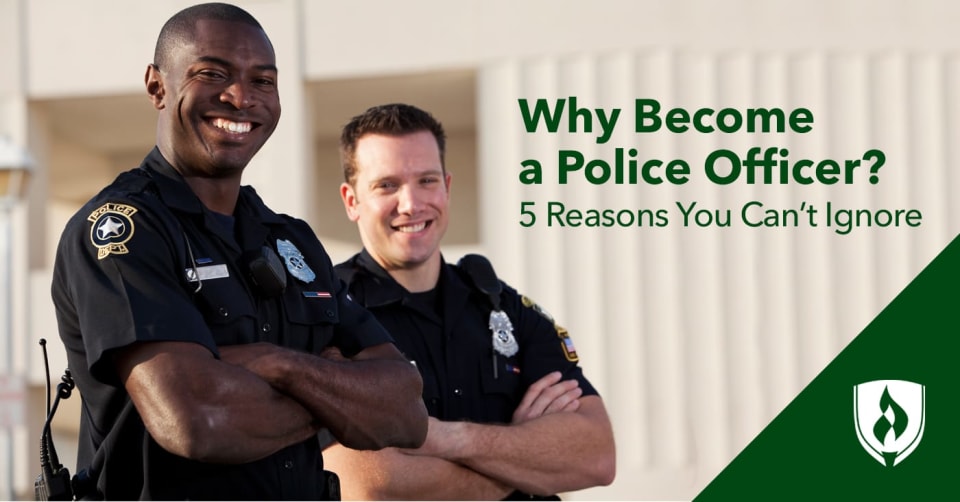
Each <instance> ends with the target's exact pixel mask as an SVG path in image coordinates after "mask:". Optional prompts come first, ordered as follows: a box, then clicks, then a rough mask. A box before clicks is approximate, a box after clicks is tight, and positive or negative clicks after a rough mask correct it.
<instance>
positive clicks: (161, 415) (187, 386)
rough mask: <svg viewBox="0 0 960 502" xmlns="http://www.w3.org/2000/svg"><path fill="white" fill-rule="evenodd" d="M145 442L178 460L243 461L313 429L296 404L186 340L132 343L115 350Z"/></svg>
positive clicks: (310, 419)
mask: <svg viewBox="0 0 960 502" xmlns="http://www.w3.org/2000/svg"><path fill="white" fill-rule="evenodd" d="M112 356H113V362H114V366H115V368H116V371H117V374H118V375H119V377H120V381H121V382H122V383H123V385H124V387H125V388H126V390H127V392H128V393H129V394H130V397H131V399H132V400H133V403H134V406H136V408H137V411H138V413H139V414H140V416H141V417H142V419H143V423H144V425H145V426H146V428H147V431H148V432H149V433H150V435H151V437H152V438H153V439H154V440H155V441H156V442H157V443H158V444H159V445H160V446H161V447H162V448H164V449H166V450H167V451H169V452H171V453H174V454H176V455H180V456H182V457H186V458H190V459H194V460H200V461H206V462H216V463H244V462H250V461H253V460H257V459H259V458H263V457H266V456H268V455H270V454H272V453H274V452H276V451H278V450H280V449H282V448H284V447H286V446H289V445H292V444H296V443H298V442H300V441H303V440H305V439H308V438H310V437H311V436H312V435H314V434H315V433H316V431H317V430H318V428H319V424H317V422H316V421H315V420H314V419H313V417H312V416H311V414H310V412H309V411H307V410H306V409H305V408H304V407H303V406H301V405H300V404H298V403H297V402H296V401H295V400H294V399H291V398H290V397H288V396H285V395H283V394H282V393H280V392H278V391H277V390H275V389H273V388H272V387H271V386H270V385H269V384H267V383H266V382H264V381H263V380H262V379H261V378H259V377H258V376H257V375H255V374H253V373H252V372H250V371H248V370H246V369H244V368H242V367H240V366H236V365H233V364H229V363H226V362H222V361H220V360H217V359H216V358H215V357H214V355H213V354H212V353H211V352H210V351H209V350H208V349H207V348H206V347H204V346H202V345H200V344H197V343H192V342H136V343H133V344H131V345H128V346H126V347H123V348H120V349H117V350H115V351H114V352H113V354H112Z"/></svg>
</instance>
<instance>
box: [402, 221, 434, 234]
mask: <svg viewBox="0 0 960 502" xmlns="http://www.w3.org/2000/svg"><path fill="white" fill-rule="evenodd" d="M424 228H427V223H426V222H423V223H418V224H416V225H405V226H400V227H397V230H399V231H401V232H406V233H411V234H412V233H414V232H419V231H421V230H423V229H424Z"/></svg>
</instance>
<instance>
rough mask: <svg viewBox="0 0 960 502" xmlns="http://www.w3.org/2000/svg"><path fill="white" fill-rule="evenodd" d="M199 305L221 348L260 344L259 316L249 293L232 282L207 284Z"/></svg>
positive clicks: (204, 282)
mask: <svg viewBox="0 0 960 502" xmlns="http://www.w3.org/2000/svg"><path fill="white" fill-rule="evenodd" d="M197 299H198V302H197V305H198V306H199V308H200V310H201V311H202V312H203V317H204V319H205V320H206V322H207V326H209V328H210V332H211V333H212V334H213V339H214V342H216V344H217V346H226V345H238V344H243V343H253V342H255V341H257V337H256V324H257V322H256V321H257V315H256V310H255V307H254V305H253V304H252V303H251V300H250V296H249V295H248V294H247V291H246V290H245V289H244V288H243V287H242V286H240V285H239V284H237V283H235V282H233V281H231V280H222V279H217V280H206V281H203V285H202V287H201V288H200V291H198V292H197Z"/></svg>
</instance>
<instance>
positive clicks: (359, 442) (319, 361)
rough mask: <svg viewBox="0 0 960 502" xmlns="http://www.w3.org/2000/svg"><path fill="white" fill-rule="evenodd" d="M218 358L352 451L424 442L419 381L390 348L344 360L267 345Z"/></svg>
mask: <svg viewBox="0 0 960 502" xmlns="http://www.w3.org/2000/svg"><path fill="white" fill-rule="evenodd" d="M221 355H222V357H223V358H224V360H225V361H229V362H232V363H235V364H239V365H242V366H243V367H244V368H246V369H248V370H250V371H251V372H253V373H255V374H256V375H258V376H260V377H261V378H263V379H264V380H265V381H266V382H268V383H269V384H270V385H271V386H273V387H274V388H276V389H277V390H279V391H280V392H281V393H283V394H285V395H287V396H290V397H292V398H293V399H294V400H296V401H297V402H298V403H300V404H301V405H303V407H304V408H306V409H307V411H309V412H310V413H311V415H312V416H313V417H314V418H315V419H316V420H317V421H318V422H319V423H320V424H321V425H322V426H323V427H326V428H328V429H329V430H330V432H331V433H332V434H333V435H334V437H335V438H337V440H338V441H340V442H341V443H343V444H344V445H347V446H349V447H351V448H354V449H358V450H379V449H381V448H385V447H388V446H398V447H404V448H416V447H418V446H420V445H421V444H423V441H424V439H425V438H426V435H427V410H426V407H425V406H424V404H423V401H422V399H421V397H420V395H421V392H422V389H423V381H422V380H421V378H420V373H419V372H417V370H416V368H414V367H413V366H412V365H411V364H410V363H409V362H408V361H407V360H406V359H405V358H404V357H403V355H401V354H400V351H399V350H397V348H396V347H395V346H394V345H393V344H392V343H382V344H378V345H373V346H370V347H367V348H365V349H363V350H361V351H360V352H359V353H357V354H356V355H354V356H353V357H351V358H349V359H346V358H329V357H319V356H316V355H313V354H307V353H304V352H298V351H295V350H291V349H286V348H283V347H278V346H276V345H272V344H267V343H256V344H250V345H239V346H236V347H225V348H222V349H221Z"/></svg>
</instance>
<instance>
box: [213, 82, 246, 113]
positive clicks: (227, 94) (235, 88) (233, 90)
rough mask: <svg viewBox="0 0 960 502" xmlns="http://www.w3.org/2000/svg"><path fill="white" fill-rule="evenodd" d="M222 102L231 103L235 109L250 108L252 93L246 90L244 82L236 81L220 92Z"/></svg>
mask: <svg viewBox="0 0 960 502" xmlns="http://www.w3.org/2000/svg"><path fill="white" fill-rule="evenodd" d="M220 102H221V103H230V104H231V105H233V107H234V108H237V109H238V110H239V109H243V108H249V107H250V106H252V105H251V101H250V92H249V91H248V89H246V88H245V86H244V85H243V82H241V81H240V80H234V81H233V82H231V83H230V85H228V86H227V87H226V88H225V89H223V91H221V92H220Z"/></svg>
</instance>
